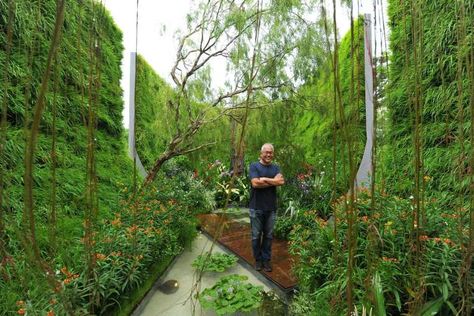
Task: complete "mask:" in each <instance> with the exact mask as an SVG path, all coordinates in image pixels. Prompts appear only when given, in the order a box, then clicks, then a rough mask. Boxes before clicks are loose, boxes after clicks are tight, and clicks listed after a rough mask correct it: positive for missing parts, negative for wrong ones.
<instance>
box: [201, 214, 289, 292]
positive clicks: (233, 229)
mask: <svg viewBox="0 0 474 316" xmlns="http://www.w3.org/2000/svg"><path fill="white" fill-rule="evenodd" d="M198 218H199V221H200V225H201V230H203V231H204V232H205V233H207V234H208V235H210V236H211V237H213V238H216V236H217V238H216V239H217V241H218V242H219V243H220V244H221V245H223V246H224V247H226V248H228V249H229V250H230V251H232V252H233V253H235V254H236V255H237V256H239V257H240V258H242V259H243V260H245V261H246V262H247V263H249V264H250V265H251V266H252V267H253V266H254V264H255V262H254V259H253V255H252V244H251V236H250V235H251V234H250V224H248V223H242V222H239V221H236V220H234V219H230V218H228V217H227V216H226V215H224V214H201V215H199V216H198ZM295 260H296V258H295V257H294V256H292V255H290V254H289V253H288V243H287V242H286V241H284V240H278V239H273V245H272V265H273V271H272V272H265V271H263V270H262V271H261V273H262V274H263V275H264V276H265V277H266V278H267V279H268V280H270V281H271V282H273V283H274V284H276V285H278V287H279V288H280V289H281V290H283V291H285V292H287V291H289V290H292V289H293V288H294V287H295V286H296V284H297V282H296V278H295V277H294V276H293V275H292V273H291V267H292V265H293V262H295Z"/></svg>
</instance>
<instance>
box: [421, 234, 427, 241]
mask: <svg viewBox="0 0 474 316" xmlns="http://www.w3.org/2000/svg"><path fill="white" fill-rule="evenodd" d="M419 238H420V240H421V241H427V240H428V239H429V237H428V236H426V235H421V236H420V237H419Z"/></svg>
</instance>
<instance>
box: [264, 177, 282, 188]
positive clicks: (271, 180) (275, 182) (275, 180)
mask: <svg viewBox="0 0 474 316" xmlns="http://www.w3.org/2000/svg"><path fill="white" fill-rule="evenodd" d="M260 180H263V181H264V182H265V183H267V184H268V185H269V186H280V185H283V184H284V183H285V180H284V179H283V177H278V178H260Z"/></svg>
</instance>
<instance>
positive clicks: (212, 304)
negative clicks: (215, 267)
mask: <svg viewBox="0 0 474 316" xmlns="http://www.w3.org/2000/svg"><path fill="white" fill-rule="evenodd" d="M247 279H248V277H246V276H244V275H237V274H231V275H228V276H224V277H222V278H220V279H219V280H218V281H217V282H216V284H215V285H214V286H212V287H210V288H206V289H204V290H203V291H202V292H201V293H199V295H198V299H199V302H200V303H201V306H202V307H203V308H206V309H212V310H214V311H215V312H216V313H217V315H225V314H232V313H235V312H237V311H242V312H248V311H251V310H254V309H257V308H258V307H259V306H260V304H261V302H262V291H263V287H262V286H255V285H252V284H250V283H246V282H245V281H246V280H247Z"/></svg>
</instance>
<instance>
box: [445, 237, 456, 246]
mask: <svg viewBox="0 0 474 316" xmlns="http://www.w3.org/2000/svg"><path fill="white" fill-rule="evenodd" d="M443 242H444V243H445V244H446V245H448V246H455V244H454V242H453V241H452V240H451V239H449V238H444V239H443Z"/></svg>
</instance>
